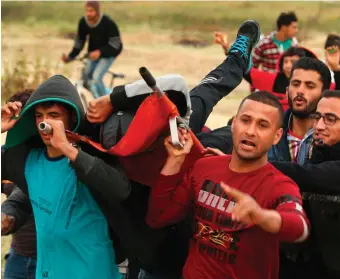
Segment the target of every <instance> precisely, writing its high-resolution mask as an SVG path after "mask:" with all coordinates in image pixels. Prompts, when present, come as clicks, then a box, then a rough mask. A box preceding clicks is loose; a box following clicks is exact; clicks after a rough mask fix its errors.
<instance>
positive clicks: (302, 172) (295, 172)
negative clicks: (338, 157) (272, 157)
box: [272, 161, 340, 195]
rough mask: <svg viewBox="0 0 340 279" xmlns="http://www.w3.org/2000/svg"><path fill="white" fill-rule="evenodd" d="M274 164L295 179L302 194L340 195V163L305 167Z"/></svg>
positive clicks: (288, 163)
mask: <svg viewBox="0 0 340 279" xmlns="http://www.w3.org/2000/svg"><path fill="white" fill-rule="evenodd" d="M272 164H273V165H274V167H275V168H277V169H278V170H279V171H281V172H282V173H283V174H285V175H287V176H288V177H290V178H291V179H293V180H294V181H295V182H296V184H297V185H298V186H299V188H300V190H301V191H302V192H313V193H316V194H336V195H340V175H339V173H340V161H327V162H323V163H320V164H308V165H305V166H300V165H298V164H295V163H291V162H272Z"/></svg>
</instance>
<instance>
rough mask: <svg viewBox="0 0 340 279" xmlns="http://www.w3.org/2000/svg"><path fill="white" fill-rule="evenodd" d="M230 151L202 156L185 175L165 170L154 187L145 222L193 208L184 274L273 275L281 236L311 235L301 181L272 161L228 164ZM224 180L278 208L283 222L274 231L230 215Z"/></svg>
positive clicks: (208, 277)
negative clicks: (240, 166)
mask: <svg viewBox="0 0 340 279" xmlns="http://www.w3.org/2000/svg"><path fill="white" fill-rule="evenodd" d="M230 160H231V156H228V155H226V156H216V157H209V158H203V159H200V160H198V161H197V163H196V164H195V166H194V167H193V168H192V170H190V171H189V172H188V173H186V174H185V175H184V178H183V173H182V174H177V175H171V176H164V175H161V176H160V178H159V181H158V183H157V185H156V186H155V187H154V188H153V189H152V192H151V196H150V201H149V210H148V215H147V222H148V224H149V225H150V226H151V227H163V226H167V225H170V224H173V223H176V222H178V221H180V220H182V219H184V218H185V217H186V216H187V214H188V212H189V211H190V210H192V208H193V207H194V208H195V211H194V231H193V238H192V240H191V243H190V250H189V255H188V258H187V261H186V264H185V266H184V269H183V276H184V278H185V279H201V278H202V279H203V278H204V279H229V278H230V279H249V278H252V279H274V278H277V277H278V270H279V253H278V251H279V241H296V240H298V239H303V238H306V237H307V235H308V220H307V219H306V216H305V213H304V212H303V209H302V201H301V195H300V192H299V188H298V187H297V185H296V184H295V183H294V182H293V181H292V180H291V179H290V178H288V177H286V176H284V175H283V174H282V173H281V172H279V171H278V170H276V169H275V168H274V167H273V166H272V165H271V164H270V163H267V164H266V165H265V166H264V167H262V168H260V169H258V170H256V171H252V172H248V173H236V172H233V171H231V170H230V169H229V163H230ZM221 181H223V182H225V183H226V184H228V185H229V186H231V187H234V188H237V189H239V190H240V191H242V192H244V193H247V194H249V195H251V196H252V197H254V198H255V200H256V201H257V203H258V204H259V205H260V206H261V207H263V208H266V209H275V210H277V211H278V212H279V213H280V215H281V217H282V228H281V230H280V232H279V233H278V234H275V235H274V234H271V233H268V232H266V231H264V230H262V229H261V228H260V227H258V226H255V225H245V224H242V223H239V222H235V221H232V220H231V213H230V212H231V210H232V208H233V207H234V206H235V202H234V201H233V200H231V199H229V197H228V195H227V194H225V193H224V192H223V190H222V188H221V187H220V182H221Z"/></svg>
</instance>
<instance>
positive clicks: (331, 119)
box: [311, 112, 340, 125]
mask: <svg viewBox="0 0 340 279" xmlns="http://www.w3.org/2000/svg"><path fill="white" fill-rule="evenodd" d="M311 118H312V121H313V122H314V124H316V123H318V122H319V120H320V119H321V118H323V121H324V122H325V124H326V125H334V124H335V123H336V122H337V121H338V120H339V119H340V117H338V116H336V115H335V114H333V113H325V114H324V115H322V114H321V113H320V112H316V113H313V114H312V115H311Z"/></svg>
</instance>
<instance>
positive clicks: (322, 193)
mask: <svg viewBox="0 0 340 279" xmlns="http://www.w3.org/2000/svg"><path fill="white" fill-rule="evenodd" d="M99 11H100V9H99V3H98V2H94V1H90V2H87V4H86V12H87V15H88V14H89V15H90V17H89V18H87V19H86V16H85V18H83V19H82V20H81V21H80V23H79V30H80V31H79V37H78V38H77V40H76V44H75V48H74V49H73V50H72V52H71V54H70V55H69V56H63V57H62V59H63V60H64V61H65V62H69V61H71V60H72V59H73V58H74V57H76V56H77V54H78V53H79V52H80V50H81V49H82V47H83V45H84V40H85V37H86V34H90V42H91V36H93V37H92V39H93V40H92V43H91V44H90V45H91V46H92V47H94V48H92V49H91V50H90V55H91V57H92V58H91V59H93V61H94V63H93V64H94V66H93V68H94V69H95V67H99V66H98V65H100V62H99V61H100V60H101V59H103V62H102V63H103V65H104V64H105V67H104V66H102V67H99V69H100V74H99V79H101V78H102V73H103V69H104V68H106V70H107V69H108V67H109V66H110V65H111V64H112V62H113V58H112V59H110V58H108V57H110V55H113V56H116V55H118V53H119V52H120V51H121V49H122V44H121V41H120V39H117V36H114V35H113V33H112V34H111V33H110V32H107V31H105V32H107V34H109V35H108V36H107V40H106V41H105V40H103V42H101V43H99V44H97V43H98V42H97V41H96V38H98V37H102V35H103V33H102V32H104V30H106V29H105V27H103V26H101V25H100V24H101V23H103V24H104V23H105V22H106V23H107V24H108V26H109V25H111V26H113V25H112V22H111V20H109V18H108V17H106V16H102V15H101V14H100V12H99ZM98 20H99V22H98ZM93 21H94V22H93ZM114 26H116V25H114ZM96 28H98V29H96ZM115 28H116V27H115ZM116 29H117V28H116ZM94 30H99V31H98V32H99V33H98V34H99V35H98V34H97V37H96V35H95V34H94V33H95V31H94ZM117 30H118V29H117ZM297 31H298V18H297V16H296V15H295V14H294V13H282V14H281V15H280V16H279V18H278V21H277V32H273V33H271V34H270V35H269V36H267V37H264V38H263V39H261V40H260V35H261V33H260V25H259V23H258V22H257V21H255V20H247V21H245V22H243V23H242V24H241V26H240V27H239V30H238V33H237V37H236V40H235V42H234V43H233V44H232V45H231V46H229V43H228V38H227V36H226V35H225V34H222V33H218V34H216V41H217V42H218V43H220V44H221V45H222V47H223V51H224V52H225V54H226V55H227V57H226V58H225V59H224V61H223V62H222V63H221V64H220V65H218V66H217V67H216V68H215V69H214V70H212V71H211V72H210V73H208V74H207V76H206V77H205V78H204V79H203V80H202V81H201V82H200V83H199V84H198V85H197V86H196V87H195V88H193V89H192V90H191V91H190V92H189V91H188V88H187V85H186V83H185V80H184V79H183V77H181V76H178V75H165V76H162V77H158V78H156V81H157V84H158V85H159V87H160V88H162V90H163V91H164V92H165V93H166V94H167V96H168V98H169V99H170V100H171V101H172V102H173V103H174V104H175V105H176V106H177V108H178V111H179V114H180V115H181V116H183V119H185V121H187V122H186V124H187V126H188V127H190V129H187V128H186V127H185V126H186V125H184V127H181V128H178V135H179V143H174V141H173V137H171V135H169V132H170V131H168V133H166V134H164V133H163V132H162V131H158V134H157V135H156V137H155V138H153V137H149V139H150V140H151V139H152V138H153V142H150V143H147V144H146V145H145V146H147V148H144V150H143V151H141V154H134V156H130V157H129V158H122V157H124V156H114V155H110V154H109V153H108V152H102V150H99V149H98V146H97V145H95V144H89V141H88V140H92V141H93V142H97V143H100V144H101V146H102V147H104V148H105V149H107V150H108V149H110V148H112V147H113V146H115V145H116V144H117V145H118V143H120V142H122V141H124V139H125V138H124V135H127V130H128V128H129V127H133V123H134V121H136V118H137V116H136V115H137V113H138V112H139V110H138V112H136V111H137V109H138V108H139V106H140V105H142V104H143V105H144V101H145V100H146V98H147V97H148V96H149V95H150V93H152V89H150V88H148V87H146V85H145V83H144V81H142V80H141V81H136V82H134V83H132V84H127V85H123V86H117V87H116V88H114V89H113V91H112V93H111V94H109V95H104V94H102V93H99V94H98V96H97V97H98V98H96V99H94V100H92V101H91V102H90V103H89V106H88V108H87V112H86V113H85V109H84V107H83V105H82V102H81V100H80V97H79V94H78V92H77V90H76V88H75V87H74V85H73V84H72V83H71V82H70V81H69V80H68V79H67V78H66V77H64V76H62V75H55V76H52V77H51V78H49V79H48V80H46V81H45V82H43V83H42V84H41V85H40V86H39V87H38V88H36V89H34V90H24V91H22V92H18V94H16V95H14V96H13V97H12V98H11V99H9V100H8V101H7V103H6V104H5V105H3V106H2V108H1V132H2V133H4V132H7V139H6V145H5V146H3V148H2V164H1V179H2V184H1V185H2V193H5V194H6V195H7V199H6V201H4V202H3V204H2V207H1V208H2V215H1V219H2V227H1V230H2V234H13V240H12V245H11V250H10V251H9V253H8V255H7V256H6V265H5V274H4V275H5V278H7V279H11V278H38V279H46V278H53V279H62V278H77V279H78V278H79V279H84V278H103V279H120V278H123V275H122V274H121V273H120V271H119V268H118V265H119V264H121V263H122V262H124V261H125V260H126V259H127V261H128V274H126V275H125V276H127V277H126V278H129V279H136V278H138V279H181V278H184V279H196V278H202V279H203V278H204V279H206V278H208V279H210V278H211V279H225V278H233V279H248V278H252V279H264V278H268V279H274V278H279V279H286V278H287V279H288V278H293V279H294V278H299V279H300V278H315V279H316V278H318V279H321V278H322V279H324V278H325V279H335V278H340V237H339V236H340V219H339V218H340V215H339V213H340V188H339V187H340V175H339V173H340V36H338V35H336V34H331V35H329V36H328V38H327V41H326V44H325V56H326V62H327V65H326V64H325V63H324V62H322V61H321V60H319V59H318V58H317V57H316V55H315V54H314V53H313V52H311V51H310V50H308V49H306V48H303V47H301V46H299V45H298V43H297V40H296V39H295V35H296V33H297ZM105 34H106V33H105ZM113 38H114V39H113ZM118 38H119V31H118ZM118 41H119V42H118ZM105 44H106V45H105ZM96 48H98V49H96ZM97 50H98V51H97ZM91 53H92V54H91ZM107 55H108V56H107ZM113 56H112V57H113ZM261 64H262V68H261V69H258V67H261ZM252 65H254V67H253V66H252ZM92 70H93V69H92ZM104 72H105V71H104ZM243 78H244V79H246V80H247V81H248V82H250V84H251V85H252V86H254V91H253V92H252V93H251V94H249V95H248V96H247V97H245V98H244V99H243V100H242V101H241V103H240V105H239V108H238V110H237V113H236V115H235V116H234V117H233V118H232V119H230V120H229V121H228V119H226V123H227V122H228V124H227V125H226V126H224V127H221V128H219V129H216V130H212V131H208V132H206V131H204V132H202V130H203V129H204V125H205V122H206V120H207V119H208V117H209V115H210V114H211V112H212V110H213V108H214V106H215V105H216V104H217V103H218V102H219V101H220V100H221V99H222V98H224V97H225V96H227V95H228V94H229V93H231V92H232V91H233V90H234V89H235V88H236V87H237V86H238V85H239V84H240V82H241V81H242V79H243ZM99 83H100V82H99ZM96 84H97V85H98V79H97V81H96ZM101 85H102V84H99V85H98V86H97V90H98V89H99V91H98V92H102V91H100V90H101V88H102V86H101ZM99 96H100V97H99ZM156 108H157V107H156ZM159 109H161V107H159ZM189 116H190V117H189ZM42 122H44V123H45V124H48V125H49V126H50V127H51V131H52V132H51V131H46V130H41V129H39V127H40V124H41V123H42ZM155 122H157V121H156V120H155ZM165 123H167V119H165ZM143 128H144V127H141V129H136V130H135V134H134V135H135V141H136V142H137V141H139V140H140V139H141V138H145V137H144V136H143V132H144V133H146V132H145V131H149V130H150V129H147V127H145V129H143ZM167 130H169V129H168V127H167ZM70 132H74V133H78V134H80V135H84V136H86V139H87V140H81V141H80V140H79V139H80V138H79V137H78V138H76V137H71V136H70V134H72V133H70ZM197 139H198V141H197ZM93 142H90V143H93ZM199 143H200V144H201V145H202V146H203V147H204V149H199V148H198V145H199ZM120 146H122V145H120ZM96 147H97V148H96ZM197 150H199V151H200V152H201V154H199V156H197ZM195 152H196V153H195ZM150 156H151V157H150ZM147 158H148V159H147ZM150 158H151V160H150ZM127 160H129V162H130V163H131V164H130V165H129V164H127V163H126V162H127ZM153 165H155V166H156V168H154V167H152V166H153ZM131 166H132V167H131ZM157 166H160V167H159V168H158V169H157ZM155 169H157V170H158V171H154V170H155ZM151 170H152V171H151ZM137 172H138V175H133V173H137ZM145 177H148V178H150V177H151V178H152V179H151V180H146V179H144V178H145ZM149 181H156V182H155V183H153V182H150V183H149Z"/></svg>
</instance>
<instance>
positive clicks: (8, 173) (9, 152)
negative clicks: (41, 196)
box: [1, 144, 29, 194]
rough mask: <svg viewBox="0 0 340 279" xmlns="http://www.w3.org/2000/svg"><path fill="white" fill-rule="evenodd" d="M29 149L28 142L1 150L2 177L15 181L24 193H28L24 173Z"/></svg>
mask: <svg viewBox="0 0 340 279" xmlns="http://www.w3.org/2000/svg"><path fill="white" fill-rule="evenodd" d="M28 150H29V149H28V147H27V145H26V144H20V145H17V146H15V147H11V148H8V149H5V150H4V151H3V152H1V179H2V180H9V181H11V182H13V183H14V184H15V185H16V186H17V187H19V188H20V189H21V190H22V191H23V192H24V194H27V193H28V189H27V182H26V179H25V175H24V172H25V162H26V159H25V158H26V156H27V154H28V152H29V151H28Z"/></svg>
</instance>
